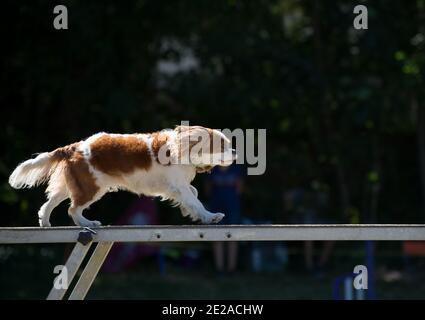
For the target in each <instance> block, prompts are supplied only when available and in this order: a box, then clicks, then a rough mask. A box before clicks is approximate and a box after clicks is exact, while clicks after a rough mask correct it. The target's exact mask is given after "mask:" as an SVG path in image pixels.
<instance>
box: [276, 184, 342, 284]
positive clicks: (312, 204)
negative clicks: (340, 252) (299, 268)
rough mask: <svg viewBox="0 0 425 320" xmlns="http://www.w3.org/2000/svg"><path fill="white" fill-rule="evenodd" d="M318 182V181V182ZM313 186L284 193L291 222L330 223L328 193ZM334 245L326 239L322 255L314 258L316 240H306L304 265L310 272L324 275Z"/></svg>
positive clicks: (285, 205) (286, 209)
mask: <svg viewBox="0 0 425 320" xmlns="http://www.w3.org/2000/svg"><path fill="white" fill-rule="evenodd" d="M316 184H317V183H316ZM316 184H315V182H313V183H312V187H313V188H302V187H298V188H293V189H290V190H288V191H287V192H285V193H284V195H283V198H284V207H285V211H286V212H287V214H288V218H289V221H290V223H293V224H326V223H330V221H328V220H327V219H326V218H325V217H324V214H325V212H324V211H325V209H326V208H327V203H328V197H327V194H326V193H325V192H324V191H323V190H320V188H319V187H318V186H316V187H314V186H315V185H316ZM333 247H334V242H333V241H324V242H323V247H322V251H321V254H320V256H319V257H318V259H317V260H316V261H315V259H314V241H304V248H303V249H304V250H303V253H304V267H305V270H306V271H307V272H308V273H312V274H313V275H316V276H321V275H323V272H324V268H325V267H326V266H327V264H328V262H329V258H330V256H331V253H332V249H333Z"/></svg>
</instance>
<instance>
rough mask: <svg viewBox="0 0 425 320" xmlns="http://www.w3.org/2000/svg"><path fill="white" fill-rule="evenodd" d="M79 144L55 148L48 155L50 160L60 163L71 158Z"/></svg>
mask: <svg viewBox="0 0 425 320" xmlns="http://www.w3.org/2000/svg"><path fill="white" fill-rule="evenodd" d="M79 144H80V143H79V142H77V143H73V144H70V145H67V146H65V147H61V148H57V149H56V150H53V151H52V152H51V153H50V155H51V156H52V158H53V159H52V160H54V161H61V160H65V159H69V158H71V157H72V156H73V155H74V153H75V151H76V150H77V147H78V145H79Z"/></svg>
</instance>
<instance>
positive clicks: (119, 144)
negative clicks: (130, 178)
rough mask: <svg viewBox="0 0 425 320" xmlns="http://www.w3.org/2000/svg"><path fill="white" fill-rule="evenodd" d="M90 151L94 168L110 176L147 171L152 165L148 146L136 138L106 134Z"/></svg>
mask: <svg viewBox="0 0 425 320" xmlns="http://www.w3.org/2000/svg"><path fill="white" fill-rule="evenodd" d="M90 151H91V157H90V163H91V164H92V165H93V167H95V168H96V169H98V170H100V171H102V172H104V173H107V174H110V175H120V174H122V173H130V172H132V171H134V170H135V169H145V170H147V169H149V168H150V166H151V165H152V159H151V155H150V153H149V149H148V146H147V145H146V143H145V142H144V141H143V140H141V139H139V138H137V137H136V136H112V135H110V134H104V135H102V136H100V137H99V138H97V139H96V140H95V141H94V142H93V143H92V144H91V145H90Z"/></svg>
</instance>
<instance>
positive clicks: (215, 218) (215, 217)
mask: <svg viewBox="0 0 425 320" xmlns="http://www.w3.org/2000/svg"><path fill="white" fill-rule="evenodd" d="M223 218H224V213H220V212H217V213H212V214H211V215H210V216H208V218H206V219H203V221H202V222H203V223H205V224H209V223H219V222H220V221H221V220H222V219H223Z"/></svg>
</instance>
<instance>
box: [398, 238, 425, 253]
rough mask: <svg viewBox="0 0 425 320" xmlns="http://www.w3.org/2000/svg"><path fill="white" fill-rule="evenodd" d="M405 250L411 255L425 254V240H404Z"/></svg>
mask: <svg viewBox="0 0 425 320" xmlns="http://www.w3.org/2000/svg"><path fill="white" fill-rule="evenodd" d="M403 252H404V254H407V255H409V256H425V241H404V242H403Z"/></svg>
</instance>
